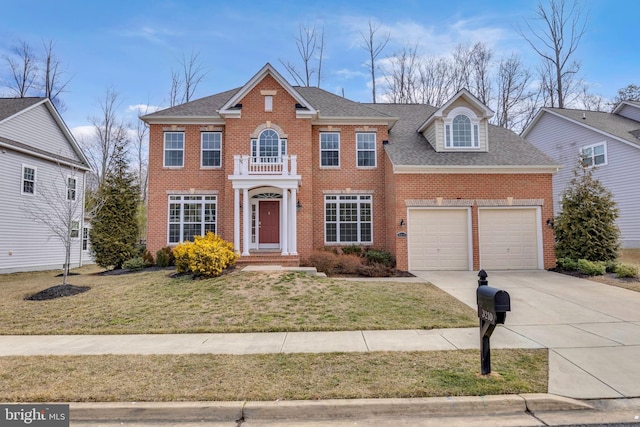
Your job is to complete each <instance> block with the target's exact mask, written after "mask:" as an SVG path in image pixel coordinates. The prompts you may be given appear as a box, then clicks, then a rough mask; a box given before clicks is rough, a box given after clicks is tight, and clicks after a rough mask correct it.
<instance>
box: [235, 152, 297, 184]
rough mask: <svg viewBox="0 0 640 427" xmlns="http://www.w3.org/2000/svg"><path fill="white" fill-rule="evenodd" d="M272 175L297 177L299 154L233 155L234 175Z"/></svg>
mask: <svg viewBox="0 0 640 427" xmlns="http://www.w3.org/2000/svg"><path fill="white" fill-rule="evenodd" d="M258 175H270V176H280V177H291V178H293V177H297V175H298V156H296V155H284V156H278V157H253V156H249V155H235V156H233V176H234V177H236V178H239V177H245V178H248V177H256V176H258Z"/></svg>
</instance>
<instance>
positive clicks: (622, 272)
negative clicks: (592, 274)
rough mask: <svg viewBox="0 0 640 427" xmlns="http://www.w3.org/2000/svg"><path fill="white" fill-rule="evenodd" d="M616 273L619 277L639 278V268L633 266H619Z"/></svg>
mask: <svg viewBox="0 0 640 427" xmlns="http://www.w3.org/2000/svg"><path fill="white" fill-rule="evenodd" d="M615 273H616V276H618V277H638V267H636V266H635V265H631V264H618V265H617V266H616V270H615Z"/></svg>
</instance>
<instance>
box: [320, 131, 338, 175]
mask: <svg viewBox="0 0 640 427" xmlns="http://www.w3.org/2000/svg"><path fill="white" fill-rule="evenodd" d="M320 166H328V167H339V166H340V134H339V133H338V132H320Z"/></svg>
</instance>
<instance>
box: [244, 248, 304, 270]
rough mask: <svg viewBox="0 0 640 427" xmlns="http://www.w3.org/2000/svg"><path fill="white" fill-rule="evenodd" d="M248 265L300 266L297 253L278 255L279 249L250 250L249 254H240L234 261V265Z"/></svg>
mask: <svg viewBox="0 0 640 427" xmlns="http://www.w3.org/2000/svg"><path fill="white" fill-rule="evenodd" d="M248 265H274V266H278V265H279V266H283V267H300V257H299V256H298V255H280V250H279V249H260V250H251V251H249V256H241V257H240V258H238V259H237V261H236V266H238V267H239V268H242V267H246V266H248Z"/></svg>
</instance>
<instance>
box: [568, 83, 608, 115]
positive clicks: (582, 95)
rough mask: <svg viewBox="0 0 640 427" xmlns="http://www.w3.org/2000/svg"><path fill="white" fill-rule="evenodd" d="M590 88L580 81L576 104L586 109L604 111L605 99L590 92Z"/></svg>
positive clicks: (606, 104)
mask: <svg viewBox="0 0 640 427" xmlns="http://www.w3.org/2000/svg"><path fill="white" fill-rule="evenodd" d="M590 89H591V86H590V85H589V84H587V83H584V82H583V83H582V85H581V86H580V91H579V92H578V93H577V95H576V101H575V102H576V104H577V105H576V106H577V107H579V108H581V109H583V110H588V111H605V110H606V109H607V108H606V107H607V106H608V103H607V102H606V100H605V99H604V98H603V97H602V96H601V95H597V94H594V93H592V92H591V90H590Z"/></svg>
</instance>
